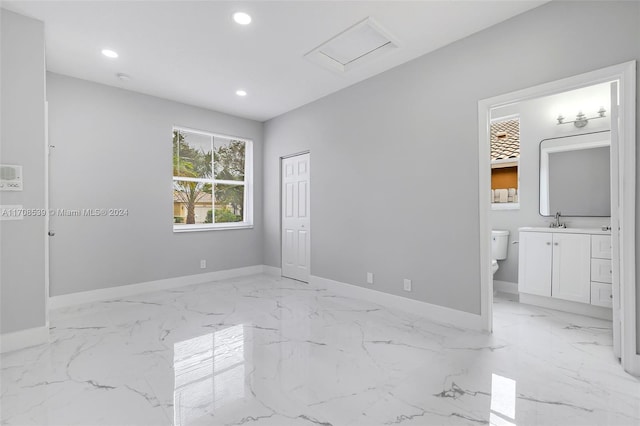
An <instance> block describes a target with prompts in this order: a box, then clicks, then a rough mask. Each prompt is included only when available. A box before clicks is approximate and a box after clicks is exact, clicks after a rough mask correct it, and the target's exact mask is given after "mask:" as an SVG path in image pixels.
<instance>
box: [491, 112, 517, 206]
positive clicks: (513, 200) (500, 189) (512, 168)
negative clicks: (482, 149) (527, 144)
mask: <svg viewBox="0 0 640 426" xmlns="http://www.w3.org/2000/svg"><path fill="white" fill-rule="evenodd" d="M519 165H520V119H519V117H513V116H512V117H509V118H501V119H498V120H494V121H492V123H491V203H492V204H491V206H492V208H493V210H505V209H518V208H519V207H520V203H519V197H520V191H519V188H518V186H519V185H518V182H519V176H518V168H519Z"/></svg>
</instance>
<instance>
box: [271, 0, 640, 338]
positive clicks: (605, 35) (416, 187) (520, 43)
mask: <svg viewBox="0 0 640 426" xmlns="http://www.w3.org/2000/svg"><path fill="white" fill-rule="evenodd" d="M602 29H606V30H602ZM575 40H579V41H580V42H579V43H580V45H581V46H588V48H586V49H572V48H571V46H572V43H573V42H575ZM639 40H640V3H637V2H580V3H575V2H552V3H548V4H546V5H544V6H542V7H540V8H537V9H534V10H532V11H530V12H527V13H525V14H522V15H520V16H517V17H515V18H513V19H511V20H508V21H506V22H504V23H501V24H498V25H496V26H494V27H492V28H489V29H487V30H485V31H482V32H480V33H477V34H475V35H473V36H470V37H468V38H466V39H464V40H461V41H459V42H456V43H453V44H451V45H449V46H446V47H444V48H442V49H440V50H438V51H436V52H433V53H430V54H428V55H425V56H423V57H421V58H418V59H416V60H414V61H411V62H408V63H406V64H404V65H401V66H399V67H396V68H394V69H392V70H390V71H387V72H386V73H383V74H381V75H378V76H376V77H373V78H371V79H369V80H366V81H364V82H362V83H359V84H357V85H354V86H352V87H349V88H347V89H345V90H342V91H340V92H338V93H335V94H332V95H330V96H327V97H325V98H323V99H320V100H318V101H316V102H314V103H312V104H309V105H306V106H304V107H301V108H299V109H297V110H294V111H291V112H289V113H287V114H284V115H282V116H280V117H277V118H275V119H273V120H270V121H268V122H267V123H266V125H265V154H264V155H265V156H264V191H265V204H264V220H265V239H264V245H265V249H264V252H265V263H266V264H268V265H272V266H279V265H280V235H279V231H280V228H279V185H278V176H279V160H278V158H279V157H280V156H281V155H285V154H289V153H293V152H297V151H302V150H306V149H309V150H310V151H311V161H312V163H313V175H312V178H311V179H312V186H311V191H312V193H311V194H312V195H311V197H312V200H311V226H312V234H311V235H312V239H311V272H312V274H313V275H316V276H321V277H326V278H330V279H335V280H338V281H343V282H348V283H352V284H356V285H362V286H366V284H365V277H366V275H365V274H366V272H367V271H371V272H374V273H375V274H376V283H375V284H374V285H373V288H375V289H377V290H381V291H384V292H388V293H392V294H401V295H404V296H409V297H412V298H416V299H419V300H423V301H426V302H430V303H435V304H438V305H443V306H448V307H451V308H455V309H460V310H463V311H467V312H473V313H478V312H479V311H480V279H479V276H478V270H479V254H478V251H479V225H478V190H477V177H478V131H477V102H478V100H480V99H485V98H489V97H493V96H496V95H499V94H503V93H508V92H512V91H514V90H518V89H523V88H526V87H530V86H534V85H538V84H541V83H545V82H548V81H553V80H557V79H560V78H564V77H568V76H572V75H576V74H580V73H583V72H586V71H591V70H595V69H599V68H602V67H605V66H609V65H612V64H618V63H622V62H626V61H629V60H633V59H639V58H640V43H639ZM638 121H639V122H640V120H638ZM639 154H640V153H639ZM638 233H639V234H640V227H639V228H638ZM639 241H640V240H639ZM337 247H339V248H340V250H336V248H337ZM638 255H639V256H640V250H639V251H638ZM405 277H406V278H411V279H413V280H414V291H413V292H412V293H405V292H403V291H402V278H405ZM639 294H640V293H639ZM639 297H640V295H639ZM639 330H640V327H639Z"/></svg>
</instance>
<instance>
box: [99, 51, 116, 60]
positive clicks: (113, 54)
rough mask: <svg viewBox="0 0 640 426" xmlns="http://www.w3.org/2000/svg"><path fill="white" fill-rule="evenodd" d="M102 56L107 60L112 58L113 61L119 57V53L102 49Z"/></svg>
mask: <svg viewBox="0 0 640 426" xmlns="http://www.w3.org/2000/svg"><path fill="white" fill-rule="evenodd" d="M102 54H103V55H104V56H106V57H107V58H112V59H115V58H117V57H118V53H117V52H114V51H113V50H111V49H102Z"/></svg>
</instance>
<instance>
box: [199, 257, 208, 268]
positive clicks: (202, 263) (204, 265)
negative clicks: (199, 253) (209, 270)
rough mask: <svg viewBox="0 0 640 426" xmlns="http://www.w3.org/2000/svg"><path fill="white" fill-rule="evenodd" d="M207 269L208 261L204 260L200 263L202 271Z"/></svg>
mask: <svg viewBox="0 0 640 426" xmlns="http://www.w3.org/2000/svg"><path fill="white" fill-rule="evenodd" d="M206 267H207V261H206V260H204V259H202V260H201V261H200V269H205V268H206Z"/></svg>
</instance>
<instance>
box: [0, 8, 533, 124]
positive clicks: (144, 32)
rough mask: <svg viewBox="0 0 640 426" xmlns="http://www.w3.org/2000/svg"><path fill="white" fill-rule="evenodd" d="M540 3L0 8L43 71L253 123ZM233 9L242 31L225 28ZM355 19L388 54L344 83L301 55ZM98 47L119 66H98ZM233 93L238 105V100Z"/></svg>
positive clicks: (107, 62)
mask: <svg viewBox="0 0 640 426" xmlns="http://www.w3.org/2000/svg"><path fill="white" fill-rule="evenodd" d="M543 3H546V1H504V0H503V1H478V0H476V1H451V0H449V1H407V2H404V1H372V2H368V1H349V2H346V1H288V2H272V1H254V2H240V1H182V0H181V1H178V0H175V1H149V0H144V1H91V0H85V1H51V0H49V1H6V0H5V1H4V2H3V7H4V8H6V9H9V10H13V11H15V12H17V13H20V14H23V15H26V16H30V17H33V18H37V19H39V20H42V21H44V22H45V38H46V48H47V69H48V70H50V71H53V72H56V73H60V74H66V75H70V76H73V77H78V78H82V79H86V80H91V81H96V82H99V83H104V84H108V85H111V86H116V87H122V88H126V89H129V90H133V91H137V92H141V93H146V94H150V95H154V96H159V97H162V98H166V99H171V100H175V101H179V102H184V103H187V104H191V105H196V106H200V107H204V108H208V109H213V110H216V111H222V112H226V113H229V114H233V115H237V116H240V117H247V118H252V119H256V120H260V121H263V120H267V119H269V118H272V117H275V116H277V115H280V114H282V113H285V112H287V111H290V110H292V109H294V108H297V107H299V106H302V105H304V104H306V103H309V102H311V101H313V100H315V99H318V98H321V97H323V96H326V95H328V94H330V93H333V92H335V91H338V90H340V89H342V88H345V87H347V86H350V85H352V84H354V83H357V82H359V81H362V80H364V79H366V78H369V77H371V76H373V75H376V74H378V73H380V72H383V71H385V70H388V69H390V68H393V67H395V66H397V65H399V64H402V63H404V62H406V61H409V60H411V59H414V58H416V57H418V56H421V55H423V54H425V53H428V52H430V51H433V50H435V49H438V48H440V47H442V46H444V45H446V44H449V43H451V42H453V41H455V40H459V39H461V38H464V37H466V36H468V35H470V34H473V33H475V32H477V31H480V30H482V29H484V28H487V27H490V26H492V25H494V24H496V23H498V22H501V21H504V20H506V19H508V18H510V17H512V16H515V15H517V14H520V13H523V12H525V11H527V10H529V9H532V8H534V7H537V6H539V5H541V4H543ZM236 11H245V12H247V13H249V14H250V15H251V16H252V18H253V22H252V23H251V24H250V25H248V26H240V25H238V24H236V23H235V22H233V20H232V17H231V16H232V14H233V13H234V12H236ZM366 17H372V18H373V19H374V20H375V21H377V23H378V24H380V25H381V26H382V27H383V28H385V29H386V30H387V31H388V32H389V33H390V34H391V35H392V36H393V37H394V38H395V39H396V40H397V41H398V42H399V44H400V48H398V49H394V50H393V51H391V52H390V53H389V54H385V55H382V56H381V57H378V58H375V60H371V61H368V62H367V63H366V64H365V65H363V66H360V67H355V68H354V69H351V70H349V71H347V72H345V73H339V72H333V71H330V70H328V69H325V68H322V67H320V66H318V65H317V64H314V63H313V62H311V61H309V60H307V59H305V58H304V57H303V55H304V54H305V53H307V52H309V51H310V50H312V49H314V48H315V47H317V46H318V45H320V44H321V43H323V42H325V41H327V40H328V39H330V38H331V37H333V36H335V35H336V34H338V33H340V32H341V31H343V30H345V29H346V28H348V27H350V26H351V25H353V24H355V23H356V22H359V21H361V20H363V19H364V18H366ZM105 47H108V48H111V49H113V50H115V51H117V52H118V53H119V55H120V57H119V58H117V59H108V58H106V57H104V56H102V55H101V53H100V51H101V49H103V48H105ZM117 73H126V74H128V75H130V76H131V80H129V81H127V82H123V81H121V80H119V79H118V78H117V77H116V74H117ZM239 88H243V89H245V90H246V91H247V92H248V95H247V96H246V97H244V98H241V97H238V96H237V95H236V94H235V92H236V90H237V89H239Z"/></svg>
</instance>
